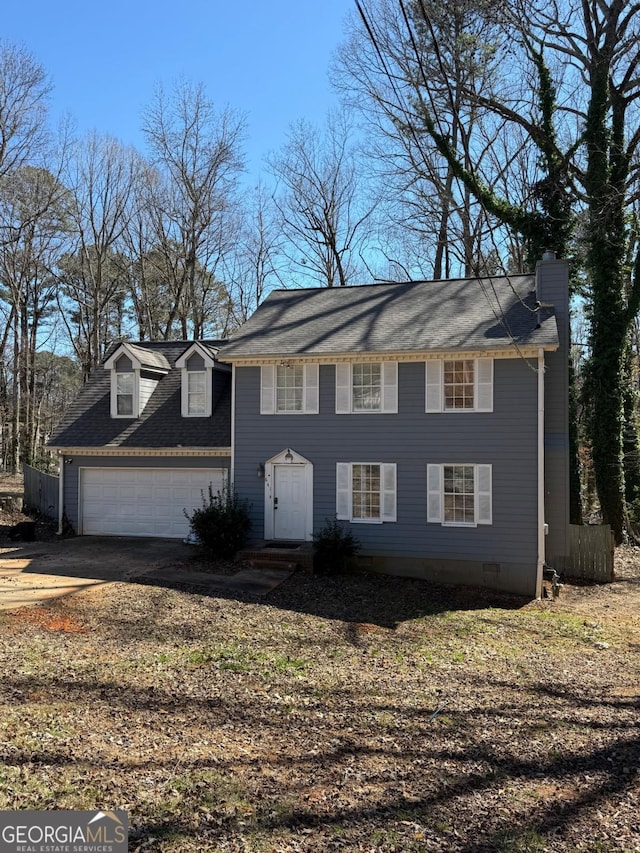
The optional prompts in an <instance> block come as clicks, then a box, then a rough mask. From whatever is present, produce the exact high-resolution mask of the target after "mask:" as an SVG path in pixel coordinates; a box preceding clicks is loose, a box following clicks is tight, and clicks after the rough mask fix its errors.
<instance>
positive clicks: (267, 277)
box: [225, 183, 285, 325]
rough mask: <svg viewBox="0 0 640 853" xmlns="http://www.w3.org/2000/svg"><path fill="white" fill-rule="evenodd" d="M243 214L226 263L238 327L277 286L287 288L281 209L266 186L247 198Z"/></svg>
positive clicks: (258, 188) (258, 186)
mask: <svg viewBox="0 0 640 853" xmlns="http://www.w3.org/2000/svg"><path fill="white" fill-rule="evenodd" d="M242 213H243V216H244V221H243V223H242V225H241V227H240V229H239V231H238V241H237V243H236V247H235V249H234V251H233V252H232V253H231V255H230V256H229V258H228V259H227V261H226V263H225V279H226V281H227V282H228V287H229V295H230V298H231V305H232V310H233V322H234V324H235V325H240V324H241V323H243V322H244V321H245V320H246V319H247V318H248V317H249V315H250V314H252V313H253V312H254V311H255V309H256V308H257V307H258V305H259V304H260V303H261V302H262V300H263V299H264V297H265V296H266V295H267V294H268V292H269V291H270V290H271V289H272V288H273V287H276V286H280V287H284V286H285V282H284V279H283V277H282V272H281V269H280V265H281V262H282V237H281V231H280V228H279V224H278V221H277V219H276V213H277V210H276V208H275V205H274V203H273V199H272V198H271V195H270V193H269V192H268V191H267V189H266V187H265V186H264V184H262V183H259V184H258V185H257V186H256V187H255V189H254V190H253V192H252V193H251V194H250V195H247V196H245V199H244V205H243V211H242Z"/></svg>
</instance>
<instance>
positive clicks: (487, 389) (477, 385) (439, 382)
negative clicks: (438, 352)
mask: <svg viewBox="0 0 640 853" xmlns="http://www.w3.org/2000/svg"><path fill="white" fill-rule="evenodd" d="M493 361H494V360H493V359H492V358H464V357H457V356H455V355H452V356H451V357H449V358H434V359H429V360H428V361H427V362H426V364H425V380H426V381H425V411H426V412H427V413H434V412H492V411H493ZM455 362H461V363H462V364H461V365H459V367H460V371H459V372H460V374H461V376H460V382H459V383H458V385H459V386H460V387H459V388H453V390H452V393H451V394H450V395H447V393H446V386H445V371H446V367H447V366H453V365H454V363H455ZM469 365H473V368H472V369H473V380H472V383H471V382H468V383H467V382H465V381H464V380H465V377H464V373H465V369H468V367H469ZM447 372H448V371H447ZM452 384H453V385H454V386H455V384H456V383H455V382H454V383H452ZM463 386H464V388H463ZM471 387H472V389H473V391H472V393H473V399H472V405H468V402H469V397H468V391H469V389H470V388H471ZM447 396H449V397H450V398H451V397H453V398H454V400H456V401H457V402H459V403H460V405H458V404H457V403H456V404H455V405H447Z"/></svg>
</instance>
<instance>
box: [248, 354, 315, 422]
mask: <svg viewBox="0 0 640 853" xmlns="http://www.w3.org/2000/svg"><path fill="white" fill-rule="evenodd" d="M318 381H319V366H318V365H317V364H290V363H285V364H277V365H275V364H264V365H262V367H261V368H260V414H261V415H317V414H318Z"/></svg>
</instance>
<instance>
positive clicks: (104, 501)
mask: <svg viewBox="0 0 640 853" xmlns="http://www.w3.org/2000/svg"><path fill="white" fill-rule="evenodd" d="M225 477H226V472H225V471H224V469H222V468H214V469H208V470H203V469H171V468H164V469H160V468H155V469H148V468H83V469H82V472H81V485H80V488H81V495H80V505H81V511H82V521H81V528H82V533H84V534H94V535H97V534H102V535H107V536H163V537H167V538H176V539H177V538H182V537H185V536H187V535H188V533H189V522H188V520H187V519H186V518H185V515H184V510H185V509H186V510H187V511H188V512H191V511H192V510H193V509H194V508H196V507H200V506H201V505H202V495H203V494H204V495H205V496H206V495H207V494H208V489H209V485H211V488H212V491H213V493H214V494H215V493H216V492H218V491H220V489H222V487H223V485H224V482H225Z"/></svg>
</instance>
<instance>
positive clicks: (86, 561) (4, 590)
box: [0, 536, 193, 610]
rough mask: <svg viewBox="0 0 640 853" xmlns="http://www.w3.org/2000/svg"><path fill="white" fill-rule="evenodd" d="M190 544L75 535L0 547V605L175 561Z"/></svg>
mask: <svg viewBox="0 0 640 853" xmlns="http://www.w3.org/2000/svg"><path fill="white" fill-rule="evenodd" d="M192 555H193V547H192V546H189V545H185V544H184V543H183V542H182V541H181V540H179V539H178V540H176V539H140V538H133V537H120V536H77V537H74V538H70V539H61V540H51V541H48V542H29V543H24V544H20V543H19V544H16V545H11V546H7V547H0V610H8V609H12V608H16V607H25V606H27V605H31V604H38V603H39V602H41V601H45V600H46V599H50V598H58V597H60V596H62V595H69V594H71V593H74V592H79V591H80V590H82V589H86V588H87V587H91V586H95V585H96V584H104V583H112V582H115V581H129V580H133V579H134V578H136V577H140V576H141V575H147V574H149V573H152V572H154V571H156V570H158V569H162V568H167V567H170V566H176V567H178V566H180V565H181V564H183V563H184V562H185V561H186V560H187V559H189V558H190V557H191V556H192Z"/></svg>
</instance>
